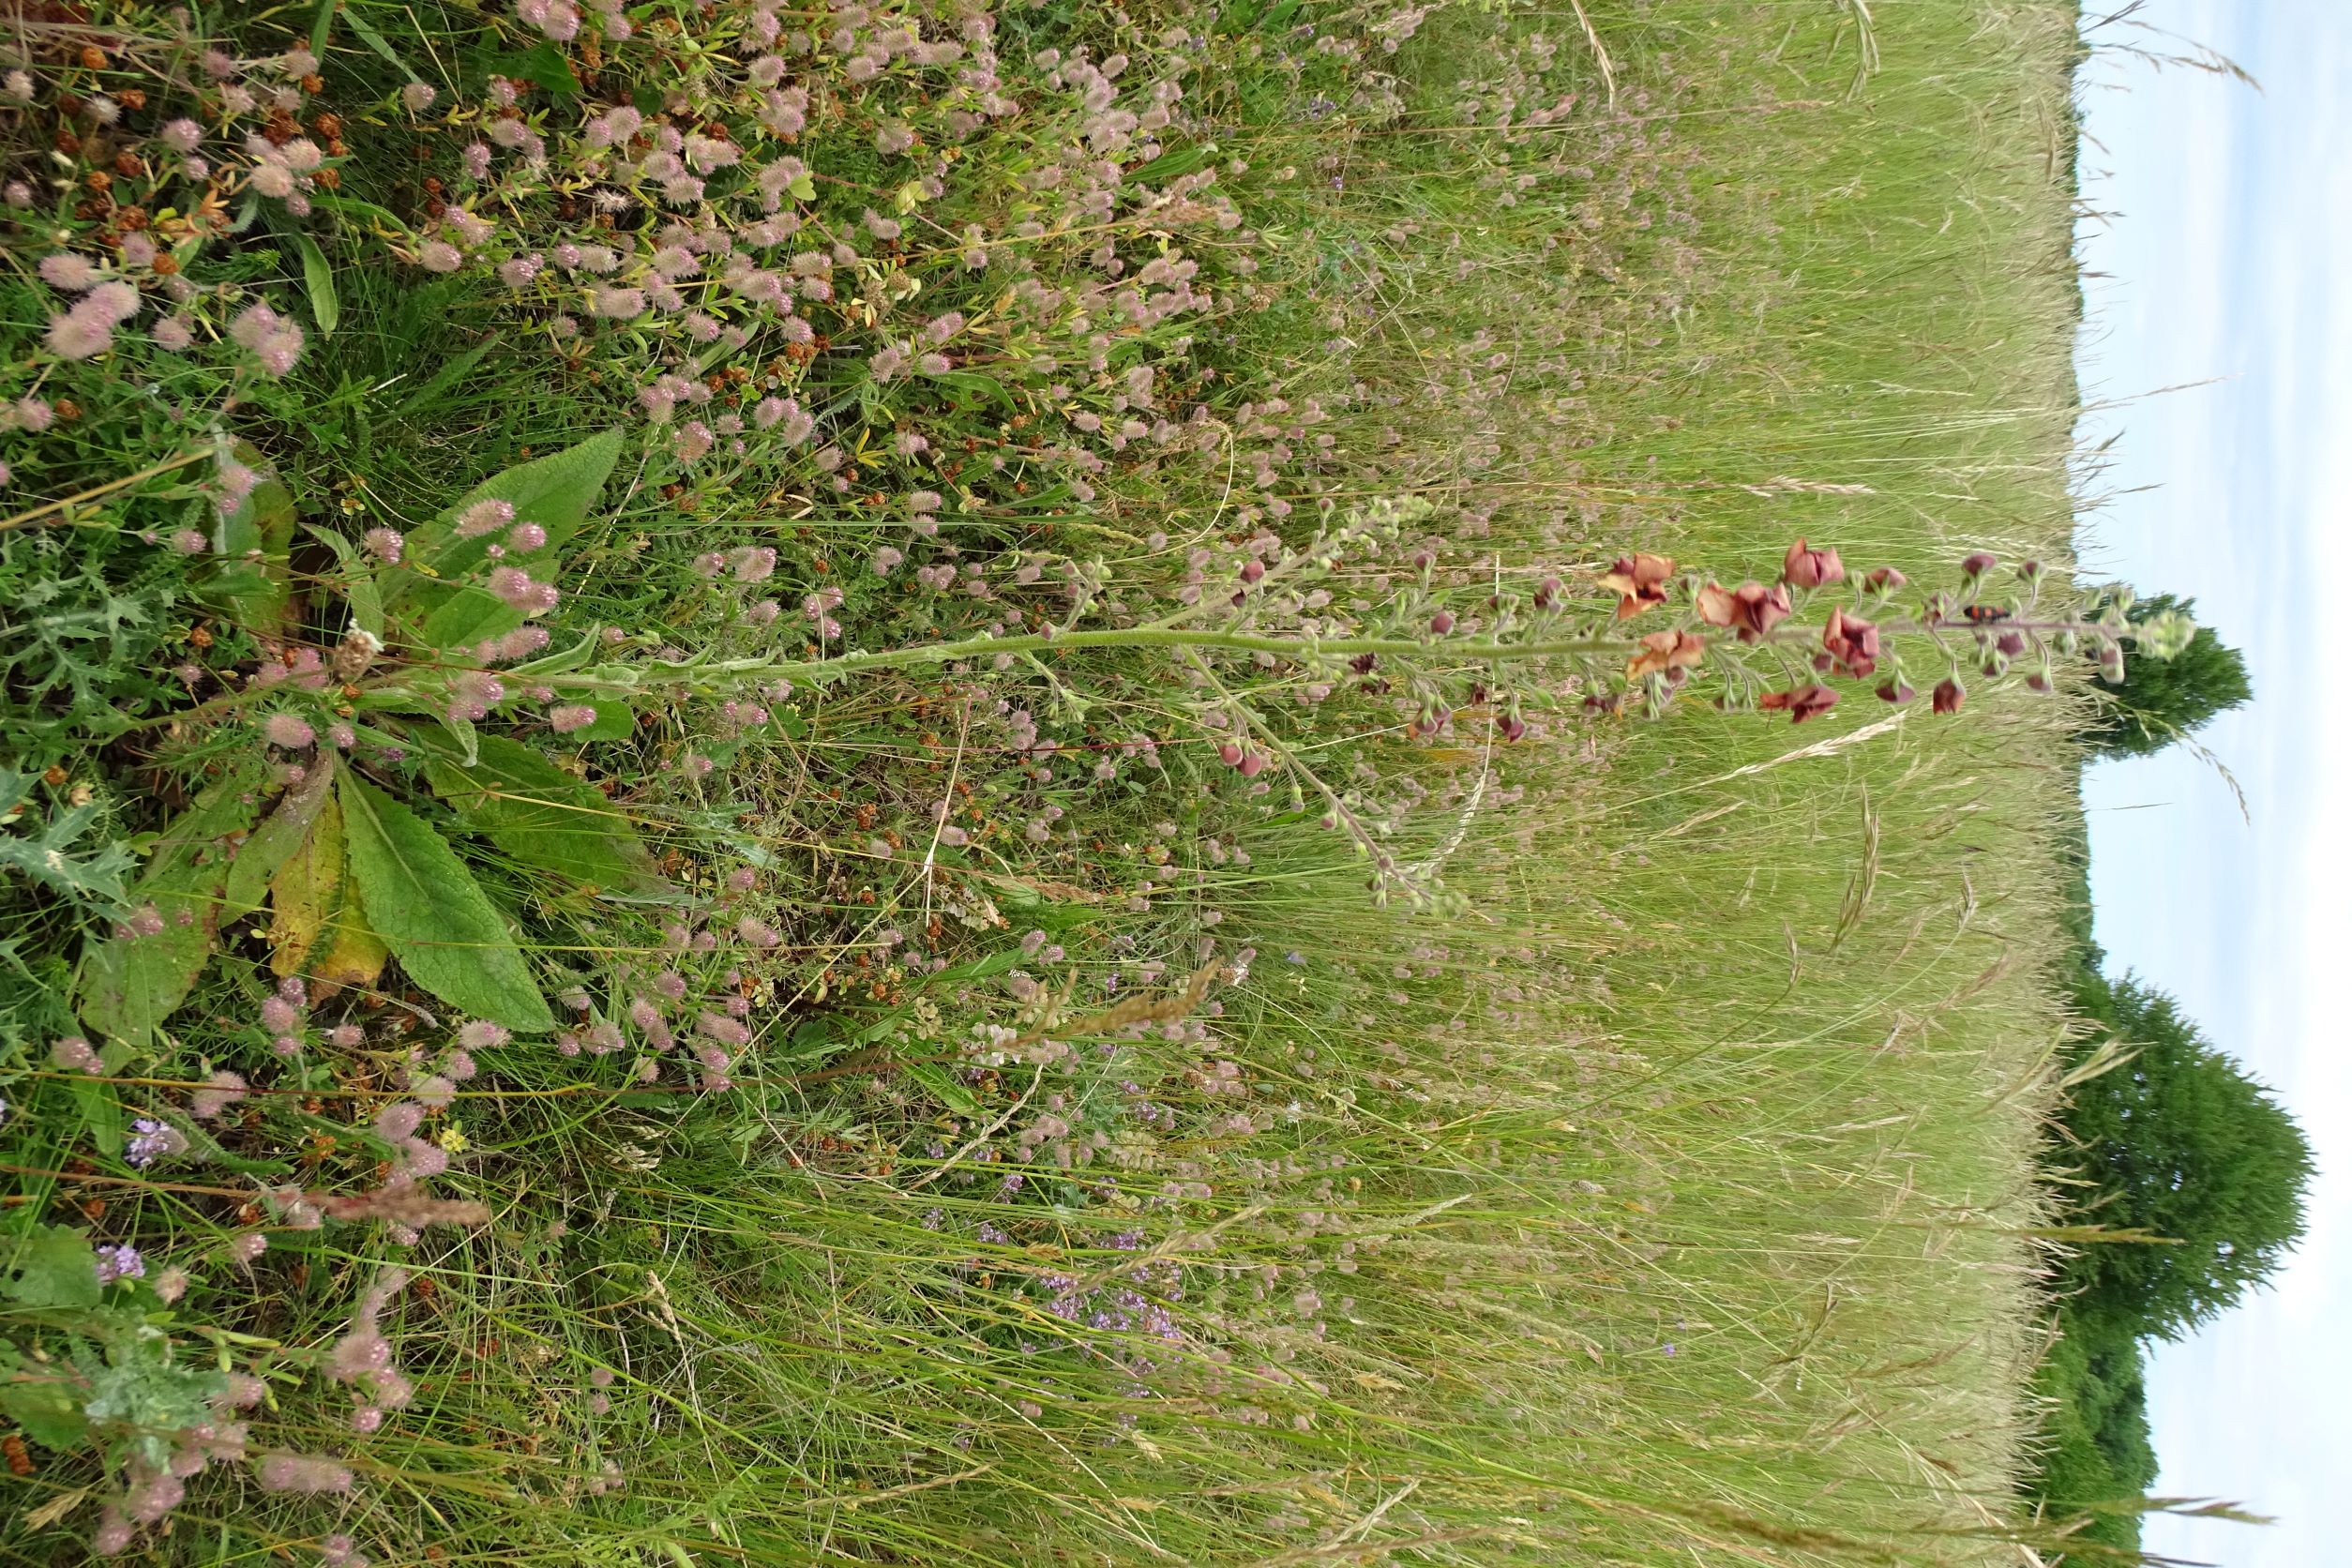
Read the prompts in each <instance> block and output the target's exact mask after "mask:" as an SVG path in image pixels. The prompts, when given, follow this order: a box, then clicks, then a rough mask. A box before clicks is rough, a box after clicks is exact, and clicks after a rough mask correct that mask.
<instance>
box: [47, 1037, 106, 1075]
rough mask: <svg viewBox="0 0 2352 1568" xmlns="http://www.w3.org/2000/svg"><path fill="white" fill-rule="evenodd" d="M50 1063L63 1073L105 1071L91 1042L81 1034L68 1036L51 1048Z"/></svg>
mask: <svg viewBox="0 0 2352 1568" xmlns="http://www.w3.org/2000/svg"><path fill="white" fill-rule="evenodd" d="M49 1061H50V1064H51V1065H53V1066H54V1067H56V1068H58V1069H59V1070H60V1071H63V1072H68V1073H97V1072H102V1071H104V1070H105V1069H104V1067H103V1065H102V1064H101V1063H99V1061H98V1052H97V1051H96V1050H94V1049H92V1048H91V1047H90V1042H89V1041H87V1040H85V1039H83V1037H82V1036H81V1035H79V1034H68V1035H67V1036H66V1037H65V1038H64V1039H62V1040H60V1041H58V1042H57V1043H56V1044H55V1045H53V1046H51V1047H50V1048H49Z"/></svg>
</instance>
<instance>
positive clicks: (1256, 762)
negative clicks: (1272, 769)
mask: <svg viewBox="0 0 2352 1568" xmlns="http://www.w3.org/2000/svg"><path fill="white" fill-rule="evenodd" d="M1265 771H1266V758H1265V754H1264V753H1263V752H1259V751H1253V752H1250V753H1249V754H1248V755H1246V756H1244V758H1243V759H1242V776H1243V777H1244V778H1255V777H1257V776H1259V774H1261V773H1263V772H1265Z"/></svg>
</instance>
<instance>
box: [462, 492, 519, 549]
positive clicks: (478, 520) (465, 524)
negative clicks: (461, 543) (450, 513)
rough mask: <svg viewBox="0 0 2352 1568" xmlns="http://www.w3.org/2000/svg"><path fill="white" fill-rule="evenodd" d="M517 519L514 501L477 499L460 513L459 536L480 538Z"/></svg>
mask: <svg viewBox="0 0 2352 1568" xmlns="http://www.w3.org/2000/svg"><path fill="white" fill-rule="evenodd" d="M514 520H515V507H514V503H512V502H510V501H494V500H493V501H476V502H475V503H474V505H471V506H468V507H467V508H466V509H465V510H464V511H462V512H460V513H459V514H458V537H459V538H460V539H478V538H480V537H481V536H482V535H485V534H495V533H497V532H498V531H499V530H500V529H502V528H505V527H506V526H507V525H508V524H510V523H512V522H513V521H514Z"/></svg>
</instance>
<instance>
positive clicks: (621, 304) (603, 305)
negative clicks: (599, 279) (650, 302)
mask: <svg viewBox="0 0 2352 1568" xmlns="http://www.w3.org/2000/svg"><path fill="white" fill-rule="evenodd" d="M588 309H590V311H591V312H592V313H594V314H596V315H599V316H603V317H605V318H606V319H607V320H610V321H632V320H634V319H636V318H637V317H639V316H641V315H643V314H644V313H645V291H644V290H642V289H624V288H614V287H612V286H611V285H610V284H604V283H599V284H597V285H596V288H595V289H593V290H591V291H590V293H589V303H588Z"/></svg>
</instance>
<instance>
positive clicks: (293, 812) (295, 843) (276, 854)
mask: <svg viewBox="0 0 2352 1568" xmlns="http://www.w3.org/2000/svg"><path fill="white" fill-rule="evenodd" d="M334 786H335V753H333V752H332V751H329V750H328V749H327V748H326V747H324V746H321V747H320V748H319V758H318V761H315V762H313V763H312V764H311V765H310V771H309V773H308V774H306V775H305V776H303V780H302V782H301V783H299V784H297V785H295V786H294V788H293V789H291V790H288V791H287V792H286V795H285V798H284V799H283V800H281V801H279V803H278V809H277V810H275V811H273V812H271V813H270V814H269V816H268V817H267V818H266V819H265V820H264V822H262V825H261V826H259V827H257V828H255V829H254V830H253V832H252V834H251V836H250V837H248V838H247V839H246V840H245V846H244V848H242V849H240V850H239V851H238V852H237V857H236V860H235V861H234V863H233V864H232V865H231V866H230V867H229V877H228V882H227V883H226V885H225V886H224V887H223V889H222V891H221V899H222V901H223V902H224V903H225V904H226V905H227V906H228V908H227V910H226V911H225V912H224V913H223V918H224V919H229V920H234V919H235V918H236V917H237V916H238V915H240V914H249V913H251V912H253V911H255V910H258V909H260V908H261V907H262V896H263V894H264V892H266V891H267V889H268V887H269V885H270V879H271V878H272V877H275V876H276V875H277V874H278V868H279V867H281V866H283V865H285V863H286V861H287V858H288V857H289V856H291V855H293V854H294V852H296V851H297V850H299V849H301V848H302V845H303V841H304V839H305V838H306V837H308V836H309V832H310V826H311V824H312V823H313V822H317V821H318V816H319V811H320V809H321V807H327V806H329V805H331V804H332V802H333V799H334Z"/></svg>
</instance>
